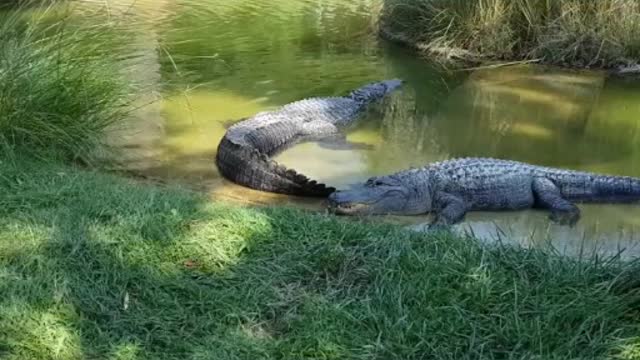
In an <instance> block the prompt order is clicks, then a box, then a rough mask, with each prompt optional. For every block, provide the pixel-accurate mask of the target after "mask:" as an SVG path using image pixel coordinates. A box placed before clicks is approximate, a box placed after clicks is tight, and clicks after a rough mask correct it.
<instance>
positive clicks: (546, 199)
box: [533, 178, 580, 226]
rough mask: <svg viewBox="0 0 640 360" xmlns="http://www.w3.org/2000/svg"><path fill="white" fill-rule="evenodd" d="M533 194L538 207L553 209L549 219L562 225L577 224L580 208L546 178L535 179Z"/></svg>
mask: <svg viewBox="0 0 640 360" xmlns="http://www.w3.org/2000/svg"><path fill="white" fill-rule="evenodd" d="M533 195H534V196H535V199H536V207H539V208H542V209H548V210H550V211H551V215H549V219H551V221H553V222H555V223H558V224H560V225H569V226H573V225H575V224H576V223H577V222H578V220H579V219H580V209H578V207H577V206H576V205H575V204H574V203H572V202H571V201H569V200H567V199H565V198H564V197H562V192H561V191H560V189H559V188H558V187H557V186H556V184H554V183H553V181H551V180H549V179H546V178H535V179H534V180H533Z"/></svg>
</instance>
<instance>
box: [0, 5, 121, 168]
mask: <svg viewBox="0 0 640 360" xmlns="http://www.w3.org/2000/svg"><path fill="white" fill-rule="evenodd" d="M54 9H57V8H54V7H53V6H51V7H50V8H47V9H44V10H43V9H41V8H38V9H25V8H22V7H19V8H18V9H14V10H7V11H5V12H3V13H2V14H1V16H0V49H1V52H2V56H1V57H0V143H1V144H2V145H3V146H5V147H6V148H8V149H14V150H16V151H19V152H31V153H32V154H34V155H37V156H45V157H57V158H58V157H59V158H62V159H66V160H80V161H83V162H90V161H93V160H95V157H96V155H97V154H98V152H99V150H100V149H101V148H102V145H103V144H104V132H105V130H106V129H107V128H109V127H111V126H113V125H115V124H116V123H117V122H118V121H121V120H122V119H123V118H124V117H125V114H126V111H127V107H126V105H127V101H128V96H127V95H128V91H129V90H128V85H127V84H126V83H125V82H124V81H123V80H122V75H123V74H122V73H121V71H122V69H120V68H119V67H118V66H117V64H116V61H115V59H114V58H113V56H111V54H112V53H110V50H112V47H110V46H106V45H107V44H109V43H110V42H112V41H113V39H112V38H111V37H112V36H113V34H112V32H111V31H110V30H111V29H110V26H109V25H108V24H104V25H95V26H82V27H78V26H74V25H73V24H72V23H70V21H69V20H68V19H66V18H65V15H64V14H61V13H59V12H56V11H54Z"/></svg>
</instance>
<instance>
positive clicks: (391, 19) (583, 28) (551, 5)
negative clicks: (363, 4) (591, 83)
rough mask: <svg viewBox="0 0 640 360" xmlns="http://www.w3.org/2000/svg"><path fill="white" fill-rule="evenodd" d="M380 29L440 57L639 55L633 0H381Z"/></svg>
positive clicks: (599, 59) (627, 61)
mask: <svg viewBox="0 0 640 360" xmlns="http://www.w3.org/2000/svg"><path fill="white" fill-rule="evenodd" d="M381 17H382V24H381V26H382V30H383V31H384V32H386V33H387V35H388V36H390V37H392V38H395V39H398V40H402V41H405V42H408V43H410V44H411V45H413V46H416V47H419V48H420V49H422V50H423V51H425V52H427V53H429V54H431V55H435V56H436V57H438V58H440V59H443V60H452V59H462V60H467V61H482V60H540V61H542V62H544V63H549V64H556V65H565V66H576V67H599V68H616V67H620V66H629V65H635V64H636V62H637V61H638V57H639V56H640V42H639V41H638V39H640V2H639V1H638V0H599V1H583V0H563V1H549V0H517V1H511V0H478V1H467V0H385V5H384V9H383V11H382V15H381Z"/></svg>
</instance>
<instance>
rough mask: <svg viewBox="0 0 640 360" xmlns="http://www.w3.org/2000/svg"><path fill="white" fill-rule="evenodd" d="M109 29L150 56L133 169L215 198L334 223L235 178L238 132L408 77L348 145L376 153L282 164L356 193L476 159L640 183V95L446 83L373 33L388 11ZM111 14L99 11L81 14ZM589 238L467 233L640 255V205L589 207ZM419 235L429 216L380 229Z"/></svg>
mask: <svg viewBox="0 0 640 360" xmlns="http://www.w3.org/2000/svg"><path fill="white" fill-rule="evenodd" d="M108 4H109V5H108V6H107V8H108V11H109V14H110V16H112V17H114V18H118V17H120V18H122V19H124V21H126V22H127V23H130V24H132V26H131V27H132V32H131V34H130V36H129V37H128V44H127V47H129V48H130V49H131V50H132V51H134V52H135V53H137V54H138V55H140V58H138V59H137V60H136V64H135V66H132V67H129V68H128V70H127V71H129V72H130V73H128V75H127V76H129V77H130V78H132V79H134V80H136V81H138V82H140V83H142V84H144V85H145V86H146V88H147V89H148V90H147V91H145V92H144V94H141V99H140V101H141V103H145V102H148V101H153V103H152V105H149V106H145V107H143V108H141V109H140V110H139V111H137V112H136V114H135V116H133V118H132V119H131V120H130V122H129V123H128V124H127V125H128V126H127V129H126V131H125V132H123V133H122V134H120V135H118V136H117V137H115V138H114V139H113V143H114V144H116V145H118V146H119V148H120V149H121V150H123V151H122V156H121V158H120V160H121V162H122V164H123V166H125V167H126V168H127V169H129V170H131V171H134V172H136V173H138V174H140V175H144V176H148V177H152V178H159V179H162V180H163V181H170V182H178V183H183V184H187V185H190V186H193V187H196V188H199V189H202V190H206V191H207V192H208V193H209V194H210V196H211V198H212V199H218V200H230V201H239V202H243V203H252V204H287V205H293V206H300V207H304V208H310V209H321V208H322V202H321V201H318V200H311V199H300V198H293V197H286V196H280V195H274V194H266V193H261V192H257V191H252V190H249V189H246V188H243V187H240V186H236V185H234V184H231V183H229V182H228V181H226V180H224V179H221V178H220V176H219V174H218V173H217V170H216V168H215V165H214V157H215V151H216V147H217V145H218V142H219V140H220V139H221V137H222V135H223V134H224V132H225V130H226V128H227V127H228V126H229V124H231V123H233V122H234V121H237V120H238V119H240V118H243V117H246V116H250V115H252V114H254V113H256V112H258V111H262V110H265V109H271V108H275V107H277V106H279V105H282V104H285V103H288V102H291V101H295V100H299V99H302V98H305V97H311V96H326V95H340V94H344V93H346V92H347V91H349V90H351V89H353V88H355V87H358V86H360V85H362V84H364V83H366V82H369V81H376V80H381V79H386V78H395V77H398V78H402V79H404V80H406V84H405V86H404V88H403V89H402V91H400V92H398V93H397V94H395V95H393V96H392V97H390V98H389V99H388V100H387V101H386V102H385V103H384V104H383V105H381V106H379V107H378V108H376V109H375V111H373V112H372V114H371V115H369V116H367V117H365V118H363V119H362V120H361V121H360V122H359V123H358V125H357V126H356V127H355V128H354V129H352V130H350V131H349V134H348V137H349V138H350V139H352V140H355V141H359V142H367V143H369V144H372V145H374V147H373V149H368V150H329V149H326V148H322V147H320V146H318V145H317V144H314V143H305V144H300V145H297V146H295V147H292V148H290V149H288V150H287V151H285V152H284V153H282V154H281V155H279V156H278V157H277V159H276V160H277V161H279V162H280V163H282V164H285V165H287V166H288V167H290V168H293V169H296V170H297V171H299V172H301V173H303V174H306V175H307V176H309V177H311V178H314V179H316V180H319V181H323V182H326V183H328V184H331V185H334V186H337V187H342V186H345V185H347V184H349V183H352V182H358V181H363V180H365V179H366V178H368V177H370V176H372V175H379V174H386V173H390V172H394V171H397V170H401V169H405V168H407V167H410V166H416V167H419V166H423V165H425V164H427V163H429V162H433V161H436V160H442V159H447V158H453V157H463V156H489V157H497V158H506V159H514V160H521V161H526V162H530V163H533V164H539V165H547V166H555V167H561V168H566V169H579V170H588V171H595V172H602V173H608V174H614V175H631V176H640V86H639V85H638V84H636V83H634V82H633V81H629V80H623V79H613V78H608V77H607V76H606V75H605V74H603V73H599V72H590V71H568V70H560V69H550V68H545V67H540V66H533V65H521V66H512V67H500V68H493V69H486V68H485V69H476V70H473V69H466V70H456V71H445V70H444V69H442V68H441V67H438V66H434V65H433V64H430V63H429V62H427V61H425V60H423V59H420V58H419V57H418V56H416V55H415V54H413V53H412V52H410V51H407V50H406V49H403V48H401V47H398V46H395V45H393V44H389V43H386V42H384V41H381V40H379V39H377V38H376V36H374V35H373V34H372V31H371V28H372V25H373V22H374V20H375V14H376V12H377V11H378V9H379V3H378V2H377V1H374V0H355V1H349V2H346V1H338V0H322V1H320V0H270V1H266V0H198V1H196V0H137V1H133V0H123V1H114V0H112V1H110V2H109V3H108ZM92 9H93V10H96V11H103V10H104V9H105V3H104V2H103V1H86V2H84V3H83V5H81V6H80V7H79V8H78V11H88V10H92ZM581 209H582V211H583V218H582V220H581V221H580V222H579V224H578V225H577V226H576V227H574V228H567V227H562V226H555V225H552V224H549V221H548V220H547V218H546V213H544V212H536V211H524V212H515V213H472V214H470V215H469V216H468V217H467V219H466V221H465V222H464V223H463V224H461V225H460V226H459V229H460V230H461V231H466V230H468V231H472V232H473V233H474V234H475V235H476V236H478V237H479V238H481V239H484V240H486V241H496V240H500V241H512V242H517V243H520V244H524V245H527V246H535V245H539V244H542V243H546V242H551V243H552V244H553V245H554V246H555V247H556V248H557V249H558V250H559V251H561V252H568V253H573V254H577V253H580V252H592V251H595V250H597V251H600V252H601V253H603V254H608V255H611V254H616V253H618V252H622V254H623V255H624V256H633V255H635V254H637V253H638V251H639V250H638V247H637V246H636V244H637V243H638V240H640V235H639V234H640V231H639V230H640V206H638V205H585V206H581ZM380 220H381V221H383V220H384V221H392V222H397V223H401V224H404V225H406V226H408V227H410V228H413V229H416V230H420V229H422V228H424V224H426V223H428V221H429V217H428V216H424V217H395V218H380Z"/></svg>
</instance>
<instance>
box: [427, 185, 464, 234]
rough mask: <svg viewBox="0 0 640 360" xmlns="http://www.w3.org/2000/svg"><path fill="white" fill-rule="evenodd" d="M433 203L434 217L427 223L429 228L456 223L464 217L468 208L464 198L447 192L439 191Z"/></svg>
mask: <svg viewBox="0 0 640 360" xmlns="http://www.w3.org/2000/svg"><path fill="white" fill-rule="evenodd" d="M435 204H436V210H435V219H434V220H433V222H432V223H431V224H430V225H429V229H439V228H446V227H448V226H450V225H453V224H456V223H458V222H460V221H462V220H463V219H464V216H465V215H466V214H467V211H468V210H469V207H468V206H467V204H466V203H465V201H464V199H462V198H461V197H459V196H456V195H452V194H448V193H439V194H438V195H437V196H436V201H435Z"/></svg>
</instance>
